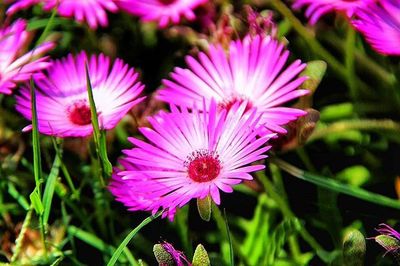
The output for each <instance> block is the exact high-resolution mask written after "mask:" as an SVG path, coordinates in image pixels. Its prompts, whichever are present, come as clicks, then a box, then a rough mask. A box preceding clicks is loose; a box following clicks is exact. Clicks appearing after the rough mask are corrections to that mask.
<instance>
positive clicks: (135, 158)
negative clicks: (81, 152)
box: [0, 0, 400, 219]
mask: <svg viewBox="0 0 400 266" xmlns="http://www.w3.org/2000/svg"><path fill="white" fill-rule="evenodd" d="M11 2H13V5H11V6H10V7H9V9H8V12H9V13H10V14H13V13H14V12H16V11H17V10H19V9H22V8H26V7H28V6H30V5H32V4H38V3H41V4H42V5H43V7H44V8H45V9H51V8H56V9H57V11H58V12H59V13H60V14H61V15H65V16H72V15H74V16H75V17H76V19H77V20H78V21H82V20H84V19H86V20H87V21H88V23H89V25H91V26H92V27H96V26H97V24H98V23H100V24H101V25H105V24H107V20H106V15H105V11H104V9H106V10H110V11H115V10H117V8H123V7H124V6H125V9H126V10H130V11H131V12H132V13H135V14H138V15H140V16H142V18H143V19H145V20H158V21H159V24H160V26H165V25H167V23H169V21H170V20H171V21H172V22H177V21H179V19H180V16H181V15H182V14H183V15H184V16H186V17H187V18H189V19H191V18H193V17H194V13H193V11H192V9H193V8H194V7H195V6H197V5H199V4H200V3H202V2H204V1H198V0H197V1H193V0H192V1H191V0H172V1H171V0H169V1H167V0H149V1H135V0H102V1H98V0H86V1H80V2H76V1H72V0H59V1H53V0H16V1H11ZM313 2H314V1H313ZM315 2H317V1H315ZM318 2H326V3H327V4H326V5H324V6H325V7H324V8H323V7H322V5H310V7H309V9H308V14H311V13H313V12H319V13H317V16H320V15H321V14H322V13H324V12H326V11H327V10H329V9H332V8H333V9H337V10H339V6H337V5H334V4H332V3H334V2H342V1H332V0H325V1H318ZM356 2H357V3H358V2H360V3H361V2H363V3H364V2H365V4H367V2H366V1H352V2H351V3H353V4H354V5H355V3H356ZM306 3H307V1H302V0H299V1H298V3H296V5H297V6H302V5H304V4H306ZM329 3H331V4H329ZM343 3H349V5H348V6H349V10H359V9H356V8H354V7H353V5H350V2H349V1H343ZM375 5H376V6H377V7H376V8H377V9H379V10H381V11H382V12H384V11H383V10H390V8H399V6H400V5H399V1H398V0H382V1H379V2H378V1H377V2H376V3H375V1H374V6H375ZM350 6H351V8H350ZM359 6H361V5H359ZM178 7H179V8H178ZM341 8H343V6H342V7H341ZM149 10H151V11H149ZM310 10H311V11H310ZM316 10H317V11H316ZM318 10H319V11H318ZM321 10H322V11H321ZM360 10H361V9H360ZM363 10H364V9H363ZM371 10H372V9H371ZM353 13H359V14H363V15H358V16H359V17H360V18H361V17H364V18H367V17H369V16H370V15H369V13H368V12H367V11H366V10H364V11H348V12H347V14H349V15H350V14H353ZM377 14H380V13H379V12H375V13H374V16H375V15H377ZM382 16H384V15H382ZM391 18H393V20H394V21H396V23H397V24H394V23H392V22H391ZM374 20H375V19H374ZM354 23H355V24H356V25H357V27H358V28H360V29H361V28H363V25H364V24H363V23H364V22H362V21H361V20H358V21H356V22H354ZM382 23H388V25H389V24H390V27H392V28H393V27H397V28H396V29H395V33H397V34H398V32H399V28H398V25H399V17H398V16H394V17H391V16H389V17H386V18H385V19H384V20H383V22H382ZM377 25H379V24H378V23H376V21H375V26H377ZM396 36H398V35H396ZM29 40H30V38H29V32H27V31H26V22H25V21H23V20H17V21H15V22H14V23H13V24H12V25H11V26H9V27H4V28H3V29H1V30H0V56H1V57H0V71H1V72H0V74H1V75H0V92H1V93H4V94H11V93H12V91H13V89H14V88H15V87H16V83H17V82H21V81H27V80H29V79H30V78H31V76H32V75H33V80H34V82H35V84H36V85H37V91H36V101H37V114H38V128H39V131H40V132H41V133H42V134H47V135H52V136H58V137H84V136H89V135H91V134H92V124H91V122H92V121H91V112H90V106H89V102H88V98H87V90H86V82H87V80H86V73H85V65H86V64H87V65H88V70H89V76H90V80H91V83H92V87H93V95H94V101H95V103H96V108H97V112H98V119H99V124H100V127H101V129H103V130H107V129H112V128H114V127H115V126H116V125H117V123H118V122H119V121H120V120H121V118H122V117H123V116H125V115H126V114H127V113H128V112H129V111H130V110H131V109H132V107H133V106H135V105H136V104H137V103H139V102H141V101H142V100H143V99H144V98H145V97H140V95H141V94H142V92H143V91H144V85H143V84H141V82H140V81H138V74H137V72H135V70H134V69H133V68H131V67H130V66H128V65H127V64H125V63H124V62H123V61H122V60H121V59H116V60H115V61H114V62H113V63H111V60H110V58H108V57H107V56H104V55H102V54H100V55H98V56H96V55H93V56H88V55H87V54H86V53H85V52H81V53H79V54H78V55H76V56H74V55H71V54H70V55H68V56H67V57H65V58H62V59H58V60H50V61H49V60H47V57H41V56H42V55H43V54H44V53H45V52H47V51H49V50H50V49H52V48H53V47H54V43H51V42H47V43H43V44H41V45H40V46H37V47H36V48H35V49H34V50H32V51H30V52H28V53H26V54H23V53H22V51H23V49H24V48H25V47H26V46H27V45H28V43H29ZM389 45H392V43H388V44H387V45H385V46H384V48H385V49H386V48H387V47H388V46H389ZM393 47H394V49H399V47H400V46H398V45H397V46H395V45H394V44H393ZM21 54H23V55H21ZM288 57H289V52H288V51H287V50H286V49H285V47H284V46H283V44H280V43H279V42H278V41H277V40H274V39H273V38H272V37H270V36H266V35H263V34H259V33H257V34H253V35H248V36H246V37H244V38H243V39H241V40H236V41H231V42H230V44H229V47H227V49H224V48H222V46H220V45H218V44H216V45H210V46H209V47H208V51H207V52H200V53H199V54H198V56H197V57H196V58H195V57H192V56H186V58H185V59H186V64H187V68H179V67H176V68H175V69H174V71H173V72H172V73H171V74H170V78H169V79H165V80H163V85H162V86H161V89H160V90H159V91H158V92H157V97H158V99H159V100H161V101H164V102H166V103H169V104H170V112H167V111H160V112H159V113H158V114H156V115H154V116H152V117H148V121H149V123H150V125H151V128H150V127H143V128H140V132H141V133H142V134H143V136H144V137H145V140H141V139H138V138H130V139H129V140H130V142H131V143H132V144H133V145H134V148H132V149H127V150H124V151H123V152H124V154H125V157H124V158H123V159H121V160H120V165H121V166H122V168H115V169H114V173H113V176H112V181H111V184H110V186H109V188H110V191H111V192H112V193H113V194H114V195H115V196H116V198H117V200H119V201H121V202H123V203H124V204H125V205H126V206H128V207H129V209H130V210H133V211H136V210H145V211H151V212H153V213H155V212H157V210H160V209H163V210H165V212H164V217H165V216H168V217H169V218H170V219H173V217H174V214H175V212H176V209H177V208H180V207H182V206H183V205H185V204H186V203H188V202H189V201H190V200H191V199H193V198H198V199H202V198H205V197H207V196H210V197H211V198H212V199H213V201H214V202H215V203H216V204H219V203H220V190H221V191H223V192H232V191H233V189H232V186H233V185H236V184H238V183H240V182H241V181H243V180H248V179H252V176H251V175H250V173H251V172H254V171H258V170H261V169H263V168H264V165H263V164H261V163H259V161H260V160H261V159H264V158H266V155H265V152H267V151H268V150H269V148H270V146H268V141H269V140H270V139H271V138H273V137H275V136H276V134H285V133H286V130H285V128H284V127H283V126H284V125H286V124H287V123H289V122H291V121H293V120H296V119H297V118H298V117H300V116H302V115H305V114H306V112H305V111H303V110H299V109H295V108H289V107H284V106H283V105H284V104H286V103H287V102H288V101H291V100H294V99H296V98H298V97H300V96H303V95H305V94H307V93H308V91H307V90H303V89H299V87H300V86H301V85H302V83H303V82H304V81H305V80H306V77H299V76H298V75H299V73H300V72H301V71H302V70H303V69H304V68H305V66H306V65H305V64H303V63H301V61H300V60H296V61H294V62H293V63H292V64H291V65H290V66H287V67H286V63H287V60H288ZM34 73H35V74H34ZM16 99H17V104H16V109H17V110H18V111H19V112H20V113H21V114H22V115H23V116H24V117H26V118H27V119H31V118H32V117H31V116H32V115H31V113H32V111H31V94H30V88H29V86H28V85H24V86H22V87H21V88H20V90H19V93H18V95H17V96H16ZM30 128H31V126H28V127H26V128H25V129H24V130H29V129H30Z"/></svg>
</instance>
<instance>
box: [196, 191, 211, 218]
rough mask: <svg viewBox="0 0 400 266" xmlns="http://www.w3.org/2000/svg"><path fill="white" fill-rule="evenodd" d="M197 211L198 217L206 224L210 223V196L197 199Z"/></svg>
mask: <svg viewBox="0 0 400 266" xmlns="http://www.w3.org/2000/svg"><path fill="white" fill-rule="evenodd" d="M197 210H198V211H199V215H200V217H201V219H203V220H204V221H206V222H209V221H210V218H211V198H210V196H207V197H205V198H204V199H197Z"/></svg>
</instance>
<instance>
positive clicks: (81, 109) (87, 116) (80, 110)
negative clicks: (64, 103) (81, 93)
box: [67, 100, 92, 126]
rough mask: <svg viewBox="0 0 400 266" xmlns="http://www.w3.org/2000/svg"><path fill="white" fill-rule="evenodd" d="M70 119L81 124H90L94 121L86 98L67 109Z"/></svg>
mask: <svg viewBox="0 0 400 266" xmlns="http://www.w3.org/2000/svg"><path fill="white" fill-rule="evenodd" d="M67 112H68V118H69V120H70V121H71V122H72V123H74V124H76V125H79V126H85V125H89V124H90V123H91V122H92V115H91V113H90V107H89V105H88V104H87V102H86V100H79V101H76V102H74V103H73V104H72V105H71V106H69V107H68V109H67Z"/></svg>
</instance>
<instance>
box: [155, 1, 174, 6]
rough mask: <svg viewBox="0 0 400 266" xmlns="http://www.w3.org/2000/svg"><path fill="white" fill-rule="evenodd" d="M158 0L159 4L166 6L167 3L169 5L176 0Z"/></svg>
mask: <svg viewBox="0 0 400 266" xmlns="http://www.w3.org/2000/svg"><path fill="white" fill-rule="evenodd" d="M158 1H159V2H160V3H161V4H163V5H166V6H168V5H171V4H173V3H175V2H176V1H177V0H158Z"/></svg>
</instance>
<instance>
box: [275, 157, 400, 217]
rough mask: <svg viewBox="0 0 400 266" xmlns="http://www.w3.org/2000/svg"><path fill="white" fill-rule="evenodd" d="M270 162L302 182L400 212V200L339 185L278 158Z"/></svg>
mask: <svg viewBox="0 0 400 266" xmlns="http://www.w3.org/2000/svg"><path fill="white" fill-rule="evenodd" d="M270 161H271V163H274V164H276V165H277V166H278V167H279V168H281V169H282V170H284V171H286V172H288V173H289V174H291V175H293V176H295V177H297V178H300V179H302V180H305V181H307V182H310V183H313V184H315V185H317V186H320V187H324V188H327V189H329V190H332V191H336V192H339V193H343V194H346V195H349V196H352V197H355V198H359V199H361V200H364V201H368V202H371V203H375V204H378V205H381V206H385V207H390V208H394V209H398V210H400V201H399V200H396V199H391V198H388V197H386V196H383V195H380V194H376V193H373V192H369V191H367V190H364V189H362V188H358V187H353V186H349V185H346V184H342V183H339V182H337V181H335V180H333V179H331V178H328V177H323V176H318V175H315V174H311V173H308V172H305V171H303V170H301V169H299V168H297V167H295V166H293V165H291V164H289V163H287V162H285V161H282V160H280V159H278V158H271V159H270Z"/></svg>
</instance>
